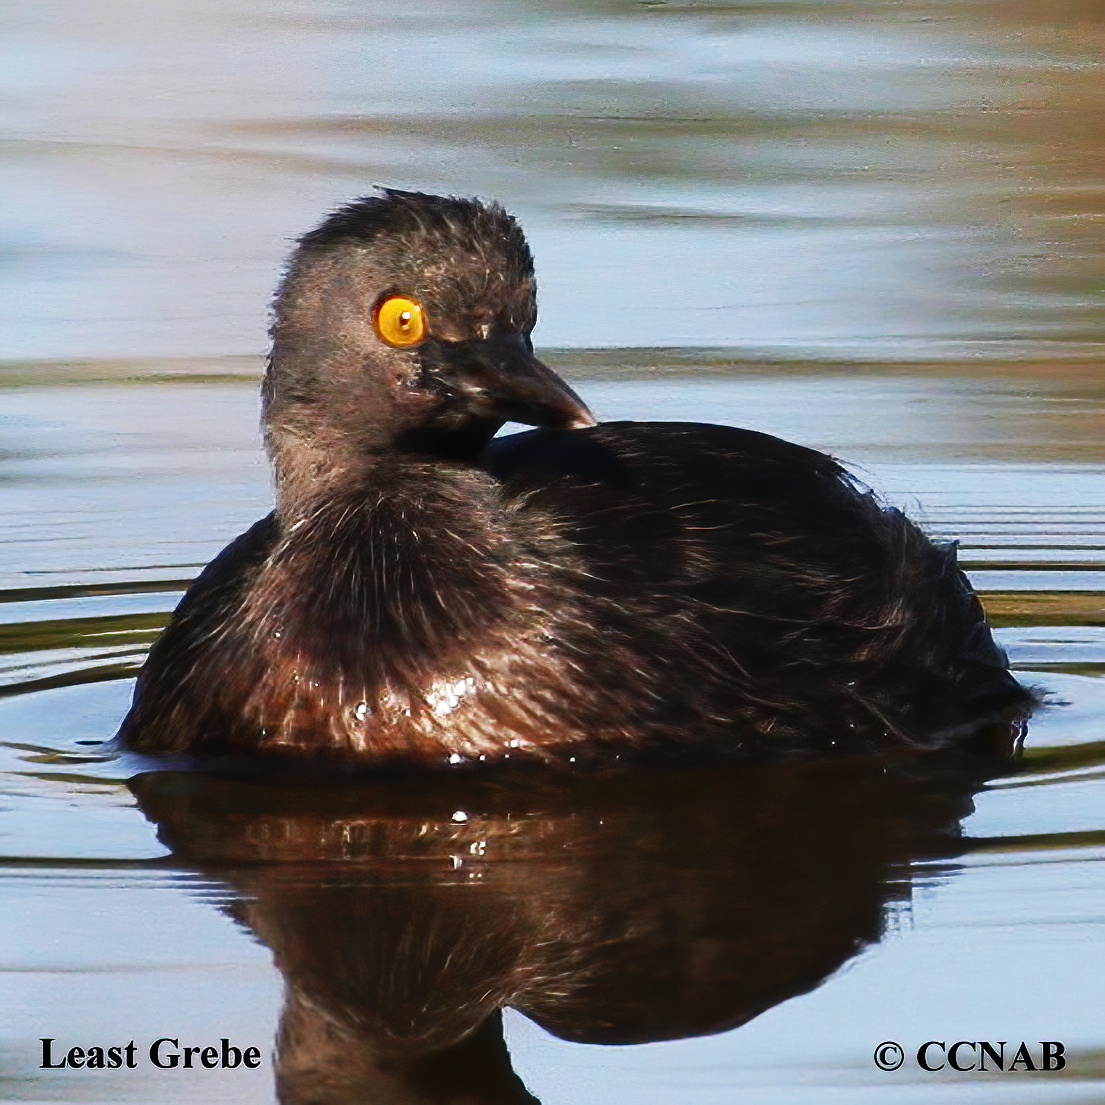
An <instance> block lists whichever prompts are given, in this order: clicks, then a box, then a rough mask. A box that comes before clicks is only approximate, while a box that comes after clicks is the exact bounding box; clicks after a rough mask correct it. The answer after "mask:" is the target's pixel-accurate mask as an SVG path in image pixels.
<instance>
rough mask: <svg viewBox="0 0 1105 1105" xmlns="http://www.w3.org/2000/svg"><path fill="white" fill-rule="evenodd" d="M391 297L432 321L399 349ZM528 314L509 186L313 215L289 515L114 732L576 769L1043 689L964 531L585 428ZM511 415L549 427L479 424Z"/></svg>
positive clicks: (286, 370)
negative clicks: (1029, 674)
mask: <svg viewBox="0 0 1105 1105" xmlns="http://www.w3.org/2000/svg"><path fill="white" fill-rule="evenodd" d="M391 297H405V298H403V299H402V300H401V303H402V304H414V307H413V308H412V310H414V311H416V312H417V311H421V312H422V316H421V317H424V319H425V320H426V326H427V330H426V333H425V335H424V336H423V337H421V339H420V340H418V341H416V342H414V343H413V344H410V345H409V346H401V345H396V344H395V343H393V342H392V341H391V340H390V339H388V340H385V337H386V335H385V331H384V330H383V329H382V323H381V322H380V319H381V318H383V315H382V313H381V312H382V310H383V308H382V307H381V303H383V302H384V301H388V300H389V299H390V298H391ZM397 302H399V301H398V300H397ZM407 314H408V315H409V314H410V312H409V311H408V313H407ZM404 318H405V319H407V321H408V322H409V318H407V316H406V315H405V316H404ZM416 321H417V320H416ZM535 321H536V300H535V291H534V278H533V266H532V262H531V259H530V255H529V251H528V249H527V247H526V244H525V241H524V239H523V237H522V234H521V231H520V229H519V228H518V226H517V224H516V223H515V222H514V220H513V219H512V218H511V217H510V216H508V215H507V214H506V213H505V212H504V211H503V210H502V209H501V208H500V207H498V206H497V205H485V204H482V203H479V202H477V201H474V200H461V199H441V198H438V197H432V196H423V195H419V194H413V193H404V192H394V191H387V192H384V193H383V194H382V195H380V196H374V197H369V198H367V199H363V200H360V201H358V202H356V203H354V204H351V205H350V206H349V207H347V208H345V209H343V210H342V211H339V212H337V213H336V214H334V215H332V216H331V217H330V218H329V219H327V220H326V221H325V222H324V223H323V224H322V226H320V227H319V228H318V229H317V230H315V231H312V232H311V233H310V234H307V235H306V236H305V237H304V238H303V239H302V240H301V243H300V246H299V248H298V250H297V251H296V253H295V255H294V256H293V258H292V261H291V264H290V266H289V270H288V273H287V276H286V278H285V281H284V284H283V286H282V288H281V290H280V293H279V295H278V297H277V300H276V305H275V322H274V326H273V351H272V356H271V358H270V363H269V368H268V372H267V375H266V379H265V385H264V392H263V396H264V411H265V428H266V441H267V444H268V448H269V451H270V453H271V455H272V458H273V463H274V466H275V470H276V480H277V507H276V511H275V512H274V513H273V514H272V515H270V516H269V517H268V518H266V519H264V520H263V521H261V522H258V523H257V525H255V526H254V527H253V528H252V529H251V530H250V531H249V532H248V533H246V534H244V535H243V536H242V537H240V538H238V540H237V541H235V542H234V543H232V544H231V545H230V546H229V547H228V548H227V549H226V550H224V552H223V553H221V554H220V556H219V557H218V558H216V560H215V561H213V562H212V564H211V565H209V567H208V568H207V569H206V570H205V571H204V572H203V574H202V575H201V576H200V578H199V579H198V580H197V581H196V583H195V584H194V585H193V586H192V588H191V589H190V590H189V592H188V594H187V595H186V596H185V598H184V600H183V601H182V602H181V604H180V606H179V607H178V609H177V611H176V613H175V614H174V615H173V619H172V622H171V623H170V625H169V627H168V629H167V630H166V631H165V634H164V635H163V636H162V638H161V639H160V640H159V641H158V642H157V644H156V645H155V646H154V648H153V650H152V651H151V653H150V658H149V660H148V662H147V664H146V666H145V667H144V669H143V670H142V673H141V675H140V676H139V680H138V687H137V689H136V692H135V700H134V704H133V706H132V708H131V711H130V713H129V714H128V716H127V718H126V720H125V721H124V723H123V727H122V730H121V737H122V740H123V742H124V743H125V744H126V745H127V746H129V747H131V748H134V749H137V750H140V751H186V752H196V753H227V752H230V753H247V754H248V753H257V752H273V753H284V754H290V755H297V756H301V757H307V758H318V759H338V760H344V761H351V762H355V763H361V764H371V765H376V764H386V763H400V764H411V763H428V764H443V763H449V762H452V763H457V762H479V761H484V762H488V761H500V760H502V759H504V758H506V757H510V758H512V760H515V761H517V760H539V761H546V762H548V761H555V762H564V763H570V762H575V763H577V764H582V763H589V762H594V761H599V762H604V763H605V762H609V761H610V760H612V759H619V760H622V761H625V762H628V761H633V760H636V759H639V758H645V759H657V758H658V759H665V760H670V759H680V758H685V757H688V756H691V757H694V756H699V755H702V754H716V753H721V754H737V755H764V754H768V755H772V754H787V753H794V752H800V751H811V750H812V751H825V750H828V749H831V748H840V749H864V750H869V749H878V748H929V747H934V748H936V747H943V746H947V745H949V744H956V743H966V742H970V741H972V740H975V739H976V738H977V737H978V734H979V733H980V732H981V731H983V730H986V731H987V732H990V729H988V728H987V727H989V726H993V725H997V726H998V728H999V729H1000V731H1001V732H1003V733H1005V734H1006V737H1005V738H1003V739H1005V740H1008V739H1009V736H1008V735H1009V734H1011V733H1012V732H1014V728H1013V727H1012V726H1011V724H1010V723H1012V722H1014V721H1015V719H1016V718H1017V717H1018V716H1020V715H1022V714H1024V713H1026V712H1027V709H1028V707H1029V706H1030V704H1031V696H1030V695H1029V694H1028V692H1026V691H1025V690H1023V689H1022V688H1021V687H1020V686H1019V685H1018V684H1017V683H1016V682H1015V681H1014V679H1013V678H1012V676H1011V675H1010V674H1009V672H1008V671H1007V668H1006V663H1005V657H1004V655H1003V654H1002V652H1001V650H1000V649H999V648H998V647H997V646H996V645H995V644H994V642H993V640H992V638H991V636H990V632H989V629H988V627H987V625H986V623H985V620H984V618H983V614H982V610H981V607H980V606H979V603H978V600H977V598H976V597H975V595H974V593H973V592H972V591H971V588H970V586H969V584H968V583H967V581H966V579H965V578H964V576H963V575H962V573H961V572H960V571H959V570H958V568H957V567H956V564H955V553H954V549H953V548H951V547H942V546H937V545H934V544H933V543H931V542H930V541H929V540H928V539H927V538H926V537H925V536H924V535H923V534H922V533H921V532H920V531H919V530H918V529H917V528H916V527H915V526H914V525H913V524H912V523H910V522H909V521H908V520H907V519H906V518H905V517H904V516H903V515H902V514H900V513H899V512H898V511H896V510H888V509H885V508H883V507H882V506H881V505H880V504H879V503H878V502H877V500H876V499H875V498H874V496H873V495H872V494H871V493H870V492H868V491H866V490H865V489H863V488H862V487H859V486H857V485H856V484H855V483H854V481H853V480H852V479H851V477H849V476H848V474H847V473H846V472H844V470H843V469H842V468H840V466H839V465H837V464H836V462H834V461H833V460H831V459H830V458H829V457H826V456H824V455H822V454H820V453H817V452H814V451H811V450H808V449H804V448H801V447H799V446H797V445H791V444H788V443H786V442H783V441H780V440H778V439H776V438H772V437H768V436H766V435H763V434H757V433H752V432H750V431H746V430H737V429H731V428H726V427H720V426H707V425H691V424H671V423H611V424H606V425H603V426H593V425H592V419H591V417H590V415H589V413H588V412H587V409H586V407H585V406H584V405H583V404H582V403H581V402H580V400H579V399H578V397H577V396H575V394H574V393H573V392H572V391H571V390H570V389H569V388H568V387H567V386H566V385H565V384H564V383H563V382H562V381H561V380H560V379H559V378H558V377H557V376H556V375H555V374H554V373H553V372H551V371H550V370H549V369H548V368H546V367H545V366H544V365H542V364H541V363H540V362H538V361H537V360H536V359H535V358H534V357H533V355H532V345H531V343H530V332H531V331H532V329H533V325H534V323H535ZM404 325H406V322H405V323H404ZM396 340H399V339H396ZM402 340H404V341H405V340H406V339H405V338H404V339H402ZM508 420H515V421H522V422H528V423H530V424H532V425H536V426H539V427H542V429H539V430H537V431H533V432H530V433H526V434H520V435H516V436H513V437H506V438H500V439H496V440H494V441H492V438H493V436H494V434H495V433H496V432H497V431H498V429H499V428H500V427H501V425H502V424H503V423H504V422H506V421H508Z"/></svg>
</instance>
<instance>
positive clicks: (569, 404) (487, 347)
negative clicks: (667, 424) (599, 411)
mask: <svg viewBox="0 0 1105 1105" xmlns="http://www.w3.org/2000/svg"><path fill="white" fill-rule="evenodd" d="M442 346H443V347H444V348H443V349H442V354H443V356H442V362H443V369H444V371H443V372H442V377H443V379H444V380H445V381H446V382H447V383H448V384H449V386H450V387H452V388H454V389H455V390H456V391H457V392H458V393H459V395H460V396H462V397H463V399H464V400H465V405H466V406H467V407H468V409H469V410H470V411H471V413H473V414H476V415H478V416H479V417H484V418H495V419H501V420H502V421H503V422H522V423H524V424H525V425H527V426H543V427H547V428H549V429H559V430H578V429H583V428H584V427H586V426H593V425H595V418H594V415H592V414H591V412H590V411H589V410H588V409H587V405H586V404H585V403H584V402H583V400H582V399H580V397H579V396H578V395H576V393H575V392H574V391H573V390H572V389H571V388H570V387H568V385H567V384H566V383H565V382H564V381H563V380H562V379H561V378H560V377H559V376H558V375H557V374H556V373H555V372H554V371H553V370H552V369H551V368H549V367H548V366H547V365H545V364H542V363H541V361H539V360H538V359H537V358H536V357H535V356H534V355H533V353H532V352H530V350H529V347H528V346H527V344H526V341H525V338H524V337H523V336H522V335H521V334H506V335H498V336H495V337H491V338H488V339H487V340H486V341H466V342H457V343H455V344H453V345H451V346H450V345H447V344H446V343H444V342H443V343H442Z"/></svg>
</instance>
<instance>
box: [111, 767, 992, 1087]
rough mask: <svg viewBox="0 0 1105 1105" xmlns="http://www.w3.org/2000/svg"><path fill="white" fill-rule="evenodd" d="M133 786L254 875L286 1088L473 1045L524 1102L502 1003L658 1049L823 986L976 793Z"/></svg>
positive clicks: (411, 1076) (242, 916) (812, 776)
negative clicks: (277, 1002)
mask: <svg viewBox="0 0 1105 1105" xmlns="http://www.w3.org/2000/svg"><path fill="white" fill-rule="evenodd" d="M132 788H133V789H134V791H135V793H136V794H137V796H138V798H139V801H140V803H141V805H142V807H143V809H144V810H145V812H146V813H147V815H148V816H149V817H151V819H153V820H155V821H156V822H157V823H158V825H159V830H160V835H161V837H162V839H163V840H164V841H165V842H166V843H167V844H168V845H169V846H170V847H172V848H173V849H174V851H175V852H176V853H177V855H178V856H179V857H180V858H183V859H187V860H189V861H190V862H194V863H197V864H199V865H201V866H203V867H205V868H206V869H208V870H211V868H212V867H213V866H216V865H220V866H221V865H223V864H232V865H234V867H233V868H232V869H225V870H224V872H223V877H224V878H225V879H226V880H227V881H228V882H230V883H231V884H232V885H233V886H234V887H235V888H236V889H237V890H238V892H239V894H240V899H239V901H238V903H237V904H236V905H235V906H234V907H233V912H234V914H235V916H236V917H237V918H238V919H239V920H240V921H242V923H244V924H246V925H247V926H248V927H249V928H250V929H251V930H252V931H253V932H255V933H256V934H257V936H258V937H259V938H260V939H262V940H263V941H264V942H265V943H266V944H268V945H269V947H271V948H272V950H273V952H274V955H275V958H276V962H277V965H278V966H279V968H280V969H281V971H282V972H283V973H284V976H285V979H286V982H287V988H288V998H287V1004H286V1009H285V1017H284V1025H283V1028H282V1035H281V1068H282V1070H283V1072H284V1074H283V1077H284V1078H285V1081H287V1079H288V1078H289V1077H290V1076H291V1072H293V1071H294V1072H299V1073H298V1075H297V1077H300V1076H301V1075H303V1072H304V1071H308V1072H310V1071H315V1072H316V1073H315V1075H314V1076H312V1077H316V1078H317V1077H321V1075H319V1074H318V1072H319V1071H321V1070H322V1069H323V1068H325V1069H330V1068H331V1067H332V1066H333V1063H330V1062H327V1063H321V1062H320V1061H319V1059H318V1057H319V1056H320V1055H323V1054H326V1055H331V1053H335V1054H337V1053H340V1054H341V1055H344V1056H345V1058H344V1059H343V1060H342V1063H343V1064H344V1066H343V1069H346V1070H347V1071H349V1070H354V1069H361V1071H362V1073H361V1075H360V1076H358V1077H359V1078H361V1080H362V1081H363V1080H367V1081H372V1079H378V1078H379V1077H380V1073H379V1072H380V1070H381V1069H383V1068H386V1069H387V1070H390V1071H392V1073H393V1074H396V1076H397V1077H398V1074H397V1073H396V1072H402V1078H405V1079H407V1080H408V1081H412V1084H413V1081H416V1080H417V1078H418V1077H420V1075H419V1074H418V1072H419V1071H423V1072H424V1070H425V1069H426V1064H430V1065H431V1066H433V1065H434V1064H436V1065H437V1068H435V1069H439V1073H440V1070H441V1069H444V1070H447V1069H448V1066H449V1063H450V1062H452V1061H453V1060H451V1059H449V1056H453V1057H454V1058H456V1057H457V1056H463V1058H464V1064H467V1065H468V1066H471V1065H472V1063H473V1062H474V1063H475V1065H476V1067H477V1068H479V1069H480V1070H482V1071H483V1072H484V1075H487V1074H488V1073H489V1072H491V1071H493V1070H499V1073H500V1075H501V1077H499V1079H498V1081H497V1082H496V1085H498V1086H499V1090H495V1091H494V1092H493V1091H492V1089H490V1088H488V1087H485V1090H484V1091H481V1093H482V1094H483V1096H479V1095H477V1096H476V1097H475V1098H474V1099H473V1100H476V1101H488V1102H491V1101H513V1100H525V1098H516V1097H514V1096H511V1095H512V1094H516V1093H518V1092H524V1091H521V1089H520V1087H519V1086H518V1084H517V1083H516V1080H514V1079H513V1076H512V1075H510V1074H509V1065H508V1063H507V1060H506V1057H505V1052H504V1051H503V1050H502V1047H503V1045H502V1041H501V1038H500V1037H499V1035H498V1030H497V1028H496V1027H495V1026H496V1025H497V1017H496V1014H497V1011H498V1009H499V1008H501V1007H502V1006H508V1005H509V1006H513V1007H515V1008H517V1009H519V1010H521V1011H522V1012H524V1013H525V1014H526V1015H527V1016H529V1017H530V1018H532V1019H533V1020H534V1021H536V1022H537V1023H539V1024H541V1025H542V1026H544V1027H545V1028H547V1029H548V1030H549V1031H550V1032H553V1033H554V1034H555V1035H557V1036H560V1037H562V1038H564V1039H569V1040H576V1041H581V1042H591V1043H639V1042H645V1041H650V1040H661V1039H674V1038H680V1037H685V1036H694V1035H704V1034H709V1033H714V1032H720V1031H724V1030H726V1029H729V1028H733V1027H735V1026H737V1025H740V1024H742V1023H744V1022H745V1021H747V1020H749V1019H750V1018H752V1017H754V1016H756V1015H757V1014H758V1013H760V1012H763V1011H764V1010H765V1009H768V1008H770V1007H771V1006H773V1005H775V1004H777V1003H778V1002H780V1001H783V1000H785V999H786V998H788V997H791V996H794V995H795V994H799V993H802V992H804V991H806V990H809V989H811V988H813V987H814V986H816V985H818V983H819V982H820V981H821V980H822V979H823V978H825V977H826V976H827V975H828V974H830V973H831V972H833V971H834V970H836V968H837V967H839V966H840V965H841V964H842V963H844V962H845V961H846V960H847V959H848V958H849V957H850V956H852V955H854V954H855V953H856V952H857V951H858V950H859V949H861V948H862V947H863V946H864V945H866V944H867V943H869V942H871V941H873V940H876V939H878V938H879V936H880V933H881V927H882V916H883V907H884V905H885V903H886V902H887V901H888V900H889V899H890V898H892V897H894V896H897V895H900V894H901V893H903V892H905V893H908V884H904V887H905V889H904V891H903V883H901V882H899V881H897V879H896V876H895V871H896V865H898V864H901V863H903V862H905V861H907V860H908V859H909V858H910V857H911V856H914V855H916V854H918V853H919V852H920V851H928V850H931V849H932V848H934V847H939V846H940V844H939V839H940V837H941V835H946V834H947V833H949V832H952V831H954V830H955V828H956V825H957V819H958V818H959V817H961V816H962V815H963V814H964V813H965V812H966V811H967V810H968V809H969V791H970V786H969V784H968V783H966V782H963V781H960V782H959V783H958V784H950V783H948V782H947V781H946V780H945V781H944V782H943V783H938V782H936V781H935V780H933V779H931V778H929V779H926V778H923V777H917V778H907V777H905V776H904V774H899V776H897V777H895V776H893V775H887V774H885V773H884V767H883V765H882V764H881V763H872V762H865V763H855V762H849V763H845V762H835V763H831V764H805V765H798V766H796V765H776V766H772V767H768V768H755V769H750V768H745V769H742V770H740V771H734V772H730V773H724V772H718V771H716V770H715V771H713V772H676V773H670V774H664V775H660V774H657V775H646V776H638V777H634V778H625V779H620V780H607V781H605V782H589V783H585V782H582V781H578V780H577V781H575V782H573V783H572V784H571V785H570V786H564V787H563V788H562V789H561V788H559V787H557V786H554V785H551V784H549V785H543V786H537V787H534V786H533V785H529V784H526V785H524V786H523V785H518V786H515V787H508V786H500V785H496V786H492V785H490V784H488V785H486V786H473V785H469V786H468V787H467V789H463V788H462V784H460V783H458V780H456V779H449V780H445V781H442V783H441V784H434V783H426V782H423V783H419V784H411V783H406V784H401V785H399V784H395V783H392V784H388V785H381V784H368V783H361V784H358V783H351V782H350V783H346V784H343V785H341V786H327V787H326V788H325V789H323V788H318V789H317V790H311V789H307V790H305V789H303V788H297V789H290V788H287V789H286V788H283V787H281V786H277V785H271V784H265V783H260V782H256V781H254V782H243V781H235V780H227V779H219V778H212V777H202V776H198V775H180V774H171V773H162V774H154V775H146V776H140V777H139V778H137V779H136V780H134V781H133V783H132ZM944 847H946V842H945V844H944ZM259 861H260V862H259ZM280 861H284V862H280ZM247 864H248V866H247ZM481 1026H483V1027H482V1028H481ZM323 1042H326V1043H325V1046H324V1045H323ZM351 1056H357V1057H358V1058H357V1060H356V1062H354V1061H353V1060H352V1059H351V1058H350V1057H351ZM312 1057H313V1058H312ZM331 1057H332V1056H331ZM457 1061H459V1059H458V1060H457ZM358 1063H359V1064H361V1067H358V1066H357V1064H358ZM442 1064H444V1067H442ZM466 1069H467V1068H466ZM373 1072H374V1073H373ZM370 1075H371V1076H370ZM307 1081H308V1082H309V1081H310V1078H308V1079H307ZM300 1082H302V1077H300ZM288 1084H289V1085H290V1083H288ZM297 1084H299V1083H297ZM503 1087H506V1089H504V1088H503ZM500 1090H501V1091H502V1092H501V1093H500ZM335 1092H336V1091H335ZM389 1092H390V1091H389ZM297 1093H298V1091H297ZM497 1094H498V1096H496V1095H497ZM503 1095H505V1096H503ZM306 1099H307V1098H303V1097H301V1096H292V1097H287V1098H286V1100H306ZM335 1100H337V1098H335ZM358 1100H365V1101H369V1100H373V1101H375V1100H381V1101H382V1100H397V1101H399V1100H411V1101H414V1100H423V1098H419V1097H417V1096H415V1097H410V1098H404V1097H402V1096H399V1097H395V1098H387V1097H380V1098H376V1097H371V1096H365V1097H362V1098H358ZM425 1100H433V1101H438V1100H441V1101H445V1100H448V1097H433V1096H431V1097H428V1098H425Z"/></svg>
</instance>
